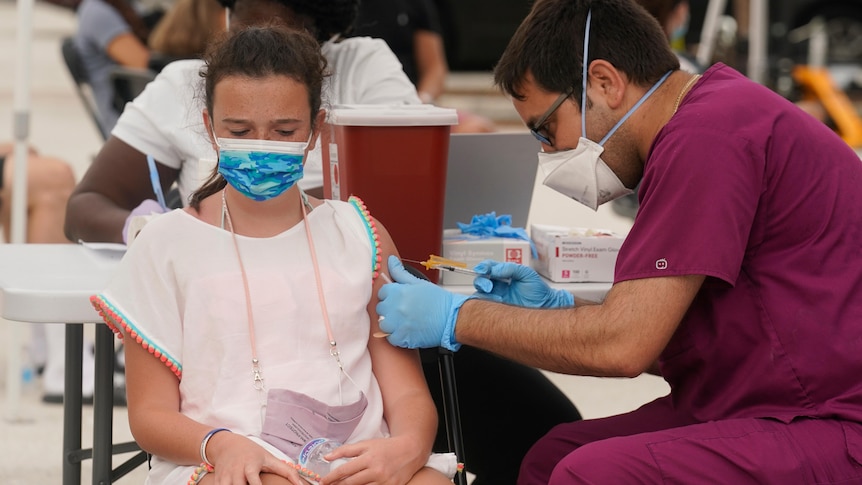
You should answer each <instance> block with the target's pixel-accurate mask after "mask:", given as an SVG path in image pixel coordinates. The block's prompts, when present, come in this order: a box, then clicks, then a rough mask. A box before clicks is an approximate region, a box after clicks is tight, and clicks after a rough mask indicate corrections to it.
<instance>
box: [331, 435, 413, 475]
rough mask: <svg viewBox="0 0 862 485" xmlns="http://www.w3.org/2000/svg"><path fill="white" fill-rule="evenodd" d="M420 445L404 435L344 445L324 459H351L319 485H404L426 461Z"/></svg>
mask: <svg viewBox="0 0 862 485" xmlns="http://www.w3.org/2000/svg"><path fill="white" fill-rule="evenodd" d="M421 449H422V447H421V446H419V444H418V443H417V442H416V441H415V440H412V439H410V438H409V437H406V436H399V437H392V438H380V439H373V440H366V441H360V442H359V443H354V444H349V445H343V446H340V447H338V448H336V449H335V451H333V452H332V453H330V454H328V455H326V456H325V458H326V459H327V460H329V461H333V460H337V459H338V458H350V459H351V460H350V461H348V462H347V463H345V464H344V465H341V466H340V467H338V468H336V469H335V470H333V471H332V472H331V473H329V474H328V475H326V476H324V477H323V478H322V479H321V480H320V485H330V484H333V483H338V485H364V484H380V485H382V484H385V485H404V484H405V483H407V482H408V481H410V479H411V478H413V475H415V474H416V472H417V471H419V469H421V468H422V467H423V466H424V465H425V463H426V462H427V461H428V456H427V455H425V454H423V453H422V452H421V451H420V450H421Z"/></svg>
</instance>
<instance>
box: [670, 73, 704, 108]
mask: <svg viewBox="0 0 862 485" xmlns="http://www.w3.org/2000/svg"><path fill="white" fill-rule="evenodd" d="M699 78H700V74H695V75H694V76H692V77H691V78H690V79H689V80H688V82H687V83H685V86H683V87H682V90H680V92H679V95H678V96H677V97H676V102H675V103H673V113H671V116H673V115H675V114H676V110H678V109H679V103H680V102H682V98H683V97H684V96H685V93H687V92H688V90H689V89H690V88H691V86H692V85H693V84H694V83H695V82H696V81H697V80H698V79H699Z"/></svg>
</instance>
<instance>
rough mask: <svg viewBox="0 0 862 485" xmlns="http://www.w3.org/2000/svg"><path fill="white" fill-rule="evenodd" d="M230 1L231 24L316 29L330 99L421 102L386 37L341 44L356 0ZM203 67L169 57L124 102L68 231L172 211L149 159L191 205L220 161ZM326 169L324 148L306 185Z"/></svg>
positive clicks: (318, 182) (94, 231)
mask: <svg viewBox="0 0 862 485" xmlns="http://www.w3.org/2000/svg"><path fill="white" fill-rule="evenodd" d="M222 5H223V6H224V7H225V8H228V9H229V19H230V22H229V23H230V28H231V29H237V28H242V27H244V26H249V25H256V24H260V23H268V22H270V21H273V20H279V21H282V22H284V23H285V24H287V25H289V26H293V27H299V28H303V29H306V30H308V31H310V32H312V33H313V35H314V36H315V38H317V39H318V42H320V44H321V49H322V51H323V54H324V56H326V58H327V60H328V61H329V64H330V66H331V68H332V71H333V76H332V77H331V78H330V79H329V80H328V84H327V86H326V88H325V89H324V101H325V104H326V105H330V104H418V103H419V102H420V101H419V98H418V96H417V95H416V89H415V88H414V87H413V85H412V84H411V83H410V80H409V79H407V76H405V75H404V72H403V71H402V70H401V65H400V64H399V63H398V59H397V58H396V57H395V56H394V55H393V54H392V51H391V50H389V48H388V47H387V46H386V43H385V42H384V41H382V40H379V39H368V38H352V39H343V40H342V36H343V35H344V33H345V32H347V31H348V30H349V29H350V27H351V25H352V24H353V20H354V19H355V17H356V11H357V8H358V5H359V2H358V0H237V1H235V2H234V1H233V0H225V1H223V2H222ZM201 67H202V61H201V60H199V59H192V60H181V61H176V62H172V63H170V64H169V65H168V66H166V67H165V68H164V69H163V70H162V72H160V73H159V75H158V76H157V77H156V78H155V80H153V81H151V82H150V83H149V84H148V85H147V87H146V89H145V90H144V91H143V92H142V93H141V94H140V95H139V96H138V97H137V98H136V99H135V100H134V102H132V103H130V104H128V105H127V106H126V109H125V110H124V111H123V114H122V116H121V117H120V119H119V121H118V123H117V126H116V127H115V129H114V130H113V132H112V133H111V136H110V138H108V140H107V142H106V143H105V145H104V146H103V147H102V149H101V150H100V151H99V153H98V154H97V155H96V159H95V160H94V161H93V164H92V165H91V166H90V168H89V169H88V170H87V172H86V173H85V174H84V176H83V178H82V179H81V182H80V183H79V184H78V186H77V187H76V188H75V191H74V192H73V193H72V196H71V197H70V199H69V206H68V211H67V213H66V214H67V217H66V225H65V230H66V234H67V235H68V236H69V237H70V238H72V239H73V240H77V239H79V238H80V239H83V240H85V241H113V242H123V241H125V238H126V235H127V234H126V232H127V231H126V230H125V229H126V228H127V227H128V225H129V222H130V221H131V219H132V218H134V217H135V216H137V215H139V214H151V213H153V212H156V213H157V212H161V211H164V210H165V209H164V208H162V207H160V206H159V204H157V203H156V201H155V200H154V199H155V198H156V195H155V192H154V188H153V183H152V177H151V174H150V170H149V168H148V162H147V156H148V155H150V156H152V157H153V159H154V167H155V168H156V170H157V173H158V180H159V181H160V185H161V190H162V191H163V192H164V193H168V191H169V188H170V187H171V186H172V185H173V184H174V183H175V182H176V184H177V188H178V189H179V193H180V199H181V203H182V205H186V204H187V203H188V197H189V195H190V194H191V193H192V192H193V191H194V190H195V189H197V188H198V187H199V186H200V184H201V183H202V181H203V180H204V179H205V178H206V176H207V174H208V173H209V169H210V168H211V167H212V166H213V163H214V161H213V160H212V154H211V150H210V147H209V145H208V142H207V141H206V140H207V137H206V130H205V128H204V126H203V124H202V123H201V121H200V120H199V117H198V116H197V114H196V113H197V112H198V110H197V109H196V108H198V107H200V103H201V98H200V96H199V93H200V88H201V79H200V76H199V74H198V73H199V71H200V68H201ZM188 128H191V129H188ZM321 166H322V163H321V154H320V148H319V147H317V148H316V149H315V150H314V151H313V152H312V155H311V156H310V157H309V160H308V164H307V167H306V173H305V177H304V179H303V180H302V181H301V182H300V185H302V187H303V189H305V190H307V191H309V193H312V194H317V195H322V192H323V190H322V185H323V174H322V171H321V170H322V169H321Z"/></svg>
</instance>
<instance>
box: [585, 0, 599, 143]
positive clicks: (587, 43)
mask: <svg viewBox="0 0 862 485" xmlns="http://www.w3.org/2000/svg"><path fill="white" fill-rule="evenodd" d="M592 18H593V9H589V10H587V24H586V25H585V26H584V56H583V62H582V64H583V66H582V68H581V75H582V77H583V79H582V80H581V138H586V137H587V65H588V64H589V62H588V56H589V53H590V23H591V22H592ZM600 144H601V143H600Z"/></svg>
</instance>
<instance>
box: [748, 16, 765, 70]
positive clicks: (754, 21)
mask: <svg viewBox="0 0 862 485" xmlns="http://www.w3.org/2000/svg"><path fill="white" fill-rule="evenodd" d="M748 8H749V12H750V13H749V17H750V19H751V21H750V22H749V27H748V42H749V44H748V77H749V78H750V79H751V80H752V81H754V82H758V83H760V84H764V83H765V82H766V70H767V62H768V61H767V56H768V54H767V45H768V42H769V11H768V10H767V2H766V1H765V0H749V5H748Z"/></svg>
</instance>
